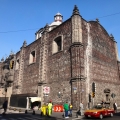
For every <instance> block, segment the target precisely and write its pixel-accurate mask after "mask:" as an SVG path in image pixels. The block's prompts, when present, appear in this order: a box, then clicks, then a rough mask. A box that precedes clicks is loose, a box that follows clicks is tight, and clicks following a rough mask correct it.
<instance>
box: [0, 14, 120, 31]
mask: <svg viewBox="0 0 120 120" xmlns="http://www.w3.org/2000/svg"><path fill="white" fill-rule="evenodd" d="M117 14H120V12H118V13H113V14H109V15H105V16H101V17H97V18H98V19H101V18H105V17H109V16H113V15H117ZM94 19H96V18H94ZM91 20H92V19H91ZM35 29H39V28H33V29H26V30H15V31H4V32H0V33H11V32H22V31H29V30H35Z"/></svg>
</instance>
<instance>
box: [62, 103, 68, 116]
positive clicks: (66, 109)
mask: <svg viewBox="0 0 120 120" xmlns="http://www.w3.org/2000/svg"><path fill="white" fill-rule="evenodd" d="M63 107H64V111H65V118H69V117H68V111H69V105H68V102H66V103H64V105H63Z"/></svg>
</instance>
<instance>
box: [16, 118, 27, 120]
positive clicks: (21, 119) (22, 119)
mask: <svg viewBox="0 0 120 120" xmlns="http://www.w3.org/2000/svg"><path fill="white" fill-rule="evenodd" d="M17 119H20V120H26V119H24V118H17Z"/></svg>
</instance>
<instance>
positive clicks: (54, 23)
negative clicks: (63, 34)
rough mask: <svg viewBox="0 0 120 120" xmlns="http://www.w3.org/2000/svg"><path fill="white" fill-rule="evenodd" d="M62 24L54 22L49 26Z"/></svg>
mask: <svg viewBox="0 0 120 120" xmlns="http://www.w3.org/2000/svg"><path fill="white" fill-rule="evenodd" d="M61 23H62V22H60V21H56V22H52V23H51V24H50V25H49V26H57V25H60V24H61Z"/></svg>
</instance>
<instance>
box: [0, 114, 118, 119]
mask: <svg viewBox="0 0 120 120" xmlns="http://www.w3.org/2000/svg"><path fill="white" fill-rule="evenodd" d="M0 120H64V118H62V117H61V116H60V117H59V116H55V117H54V116H52V117H41V116H40V115H39V114H36V115H32V114H24V113H10V114H9V113H8V114H7V115H4V116H3V115H1V114H0ZM67 120H100V119H95V118H94V119H93V118H89V119H86V118H67ZM103 120H120V113H117V114H115V115H114V116H113V117H105V118H103Z"/></svg>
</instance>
